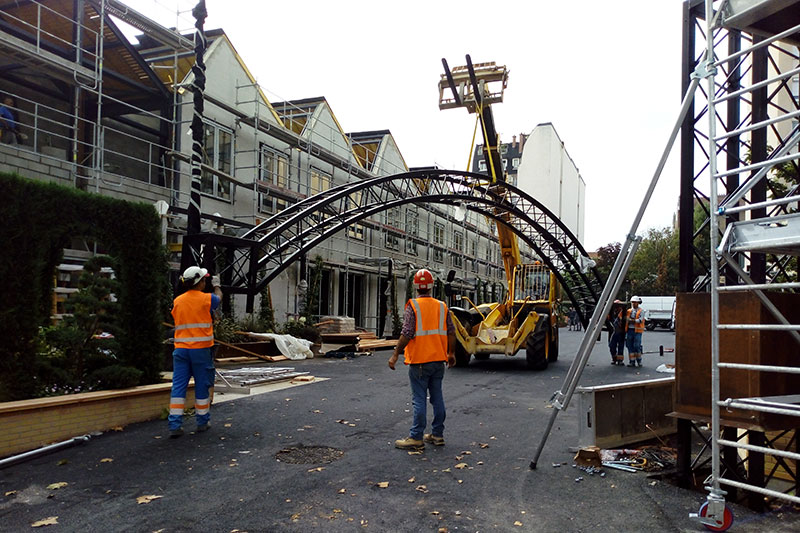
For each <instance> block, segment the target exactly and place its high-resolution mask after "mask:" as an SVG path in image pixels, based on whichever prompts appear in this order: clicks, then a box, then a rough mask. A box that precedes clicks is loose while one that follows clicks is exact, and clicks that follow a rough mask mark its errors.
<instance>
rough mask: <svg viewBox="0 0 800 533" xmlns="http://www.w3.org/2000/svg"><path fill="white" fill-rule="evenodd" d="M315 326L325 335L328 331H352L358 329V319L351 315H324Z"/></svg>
mask: <svg viewBox="0 0 800 533" xmlns="http://www.w3.org/2000/svg"><path fill="white" fill-rule="evenodd" d="M315 326H317V328H319V332H320V333H322V334H323V335H324V334H326V333H352V332H354V331H355V330H356V319H355V318H351V317H349V316H323V317H322V318H320V319H319V322H317V323H316V324H315Z"/></svg>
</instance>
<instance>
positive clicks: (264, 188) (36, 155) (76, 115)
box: [0, 0, 505, 334]
mask: <svg viewBox="0 0 800 533" xmlns="http://www.w3.org/2000/svg"><path fill="white" fill-rule="evenodd" d="M128 27H132V28H135V29H136V31H137V32H138V33H139V35H137V37H136V39H130V38H129V37H127V36H126V32H125V31H123V29H124V28H128ZM205 33H206V37H207V39H208V46H207V48H206V50H205V52H204V54H203V58H204V61H205V64H206V89H205V94H204V99H205V111H204V114H203V125H204V133H203V146H202V154H203V155H202V162H201V165H200V166H201V172H202V174H201V180H200V181H201V191H200V192H201V221H202V223H201V225H202V229H203V231H207V232H216V233H219V234H221V235H230V236H240V235H242V234H244V233H246V232H247V231H249V230H250V229H251V228H252V227H253V226H255V225H257V224H259V223H260V222H262V221H264V220H266V219H268V218H269V217H271V216H273V215H275V214H277V213H280V212H281V211H282V210H283V209H285V208H286V207H287V206H290V205H293V204H296V203H297V202H299V201H302V200H303V199H304V198H308V197H309V196H311V195H314V194H317V193H320V192H324V191H327V190H330V189H331V188H334V187H336V186H338V185H341V184H345V183H350V182H357V181H359V180H365V179H369V178H373V177H376V176H385V175H392V174H397V173H400V172H406V171H408V166H407V164H406V162H405V160H404V158H403V156H402V153H401V151H400V149H399V147H398V146H397V143H396V142H395V140H394V138H393V137H392V134H391V132H390V131H389V130H388V129H387V130H380V131H369V132H355V133H346V132H345V130H344V129H343V128H342V126H341V123H340V122H339V120H338V119H337V117H336V116H335V115H334V113H333V110H332V109H331V107H330V106H329V104H328V102H327V101H326V100H325V98H324V97H317V98H306V99H302V100H293V101H287V102H270V101H269V100H268V98H267V97H266V95H265V93H264V91H263V90H262V88H261V87H260V86H259V84H258V83H257V82H256V78H255V76H254V75H253V74H252V73H251V72H250V70H249V69H248V67H247V65H246V64H245V62H244V61H243V59H242V57H241V56H240V55H239V54H238V53H237V52H236V49H235V48H234V46H233V44H232V42H231V40H230V39H229V37H228V36H227V35H226V34H225V33H224V31H222V30H211V31H207V32H205ZM194 53H195V52H194V41H193V39H192V38H191V37H187V35H186V34H184V33H182V32H180V31H177V30H174V29H170V28H167V27H165V26H163V25H161V24H159V23H157V22H155V21H153V20H151V19H149V18H147V17H145V16H144V15H142V14H140V13H137V12H136V11H134V10H132V9H130V8H129V7H128V6H126V5H125V4H124V3H122V2H119V1H117V0H78V1H77V2H73V1H67V0H54V1H48V2H37V1H31V2H24V3H14V4H12V5H7V6H5V7H4V8H3V11H2V13H1V14H0V69H2V71H3V76H2V79H0V93H2V94H3V95H10V96H12V97H13V98H14V99H15V105H14V112H15V113H16V115H17V117H18V122H19V124H20V131H21V132H23V133H24V134H25V136H26V137H27V138H26V139H24V140H22V142H21V143H19V144H18V145H13V146H12V145H0V169H2V170H3V171H8V172H15V173H18V174H20V175H22V176H25V177H28V178H31V179H39V180H47V181H52V182H56V183H59V184H62V185H66V186H70V187H77V188H80V189H83V190H87V191H90V192H95V193H98V194H103V195H109V196H114V197H116V198H120V199H125V200H130V201H144V202H150V203H154V204H155V203H157V202H158V203H163V204H166V207H167V208H166V209H164V210H163V211H162V212H161V214H162V216H163V219H164V242H165V244H166V245H167V246H168V247H169V250H170V252H171V256H170V259H171V266H172V268H173V271H174V272H177V271H178V269H179V265H180V261H181V257H180V254H181V250H182V241H183V237H184V235H185V234H186V231H187V225H188V222H187V216H188V215H187V213H188V210H189V200H190V191H191V164H190V159H191V146H192V138H191V133H190V131H189V124H190V122H191V119H192V115H193V110H192V106H193V95H192V92H191V90H190V88H191V86H192V84H193V82H194V80H195V78H194V76H195V74H194V73H193V72H192V66H193V65H194V64H195V56H194ZM163 204H161V205H163ZM122 223H124V221H123V222H122ZM493 232H494V230H493V226H490V225H489V223H488V222H487V221H486V219H485V218H483V217H478V216H475V214H474V213H470V216H469V217H468V219H467V220H466V221H465V222H464V223H461V222H456V221H455V219H454V218H453V216H452V215H451V213H450V211H449V210H448V209H446V208H445V207H443V206H439V207H437V206H430V207H426V206H417V205H413V204H409V205H403V206H399V207H396V208H393V209H390V210H386V211H385V212H382V213H378V214H375V215H372V216H370V217H368V218H365V219H363V220H360V221H359V222H358V223H357V224H352V225H349V226H348V227H347V229H346V230H345V231H341V232H339V233H337V234H335V235H333V236H332V237H331V238H329V239H327V240H326V241H324V242H322V243H320V244H319V245H318V246H316V247H315V248H314V249H313V250H310V251H309V252H308V253H307V254H305V256H303V257H301V258H300V260H299V261H297V262H296V264H294V265H292V266H291V267H290V268H288V269H286V270H285V271H284V272H283V273H282V274H281V275H280V276H279V278H278V279H277V280H275V281H277V283H275V282H273V283H271V284H270V289H271V299H272V306H273V308H274V309H275V316H276V318H277V319H278V321H280V322H282V321H284V320H286V319H288V318H291V317H293V316H296V314H297V313H298V310H299V307H300V306H301V305H302V302H301V299H302V287H303V285H302V283H301V282H302V280H304V279H306V278H307V277H308V271H309V269H310V268H311V264H312V263H313V262H314V260H315V258H316V257H320V258H321V259H322V262H323V269H322V273H321V286H320V293H319V298H317V302H318V304H317V309H314V310H313V313H314V314H318V315H328V314H341V315H349V316H353V317H354V318H355V319H356V324H357V325H358V326H361V327H365V328H370V329H374V330H378V333H379V334H383V332H384V330H385V329H386V320H387V319H386V315H387V313H389V312H391V307H392V306H393V305H402V302H403V300H404V298H405V294H406V280H407V279H408V275H409V274H413V271H414V270H415V269H416V268H419V267H422V266H426V267H428V268H430V269H431V270H433V271H434V272H436V273H437V274H438V275H439V276H440V277H441V278H444V277H445V276H446V275H447V273H448V271H449V270H451V269H452V270H455V271H456V283H458V284H460V285H461V288H462V290H463V291H464V293H465V294H467V295H469V296H470V298H471V299H472V300H473V301H477V302H479V301H482V300H483V299H484V298H492V297H496V296H499V294H500V292H501V291H502V285H503V281H504V279H505V278H504V276H503V269H502V267H501V264H500V257H499V249H498V246H497V243H496V239H495V237H494V233H493ZM77 237H78V236H76V239H75V240H74V242H73V244H72V248H71V249H70V250H67V251H66V253H65V264H67V263H72V264H74V263H80V262H81V261H82V260H84V259H85V258H86V257H87V256H88V255H91V254H92V253H95V252H102V243H86V242H83V241H82V240H81V239H80V238H77ZM395 278H396V283H395V284H394V287H395V297H396V299H397V300H398V302H397V303H393V302H392V300H391V298H387V284H388V283H389V282H390V281H392V280H393V279H395ZM479 287H480V289H479ZM245 307H246V306H245V303H244V299H243V298H239V297H238V296H237V297H234V298H233V299H232V301H231V302H230V308H231V310H233V311H234V312H236V313H239V314H241V312H242V311H243V310H244V309H245Z"/></svg>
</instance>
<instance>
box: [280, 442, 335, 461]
mask: <svg viewBox="0 0 800 533" xmlns="http://www.w3.org/2000/svg"><path fill="white" fill-rule="evenodd" d="M343 455H344V452H343V451H342V450H337V449H336V448H331V447H329V446H303V445H300V446H292V447H291V448H284V449H282V450H281V451H279V452H278V453H276V454H275V458H276V459H277V460H278V461H280V462H282V463H292V464H317V463H332V462H334V461H336V460H337V459H341V457H342V456H343Z"/></svg>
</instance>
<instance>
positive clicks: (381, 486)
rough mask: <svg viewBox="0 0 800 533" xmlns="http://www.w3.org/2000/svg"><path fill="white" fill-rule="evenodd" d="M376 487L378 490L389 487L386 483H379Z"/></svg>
mask: <svg viewBox="0 0 800 533" xmlns="http://www.w3.org/2000/svg"><path fill="white" fill-rule="evenodd" d="M378 486H379V487H380V488H382V489H385V488H386V487H388V486H389V482H388V481H381V482H380V483H378Z"/></svg>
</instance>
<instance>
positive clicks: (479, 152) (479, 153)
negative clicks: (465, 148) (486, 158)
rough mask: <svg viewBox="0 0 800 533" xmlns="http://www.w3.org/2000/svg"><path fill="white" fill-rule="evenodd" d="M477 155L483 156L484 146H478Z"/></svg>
mask: <svg viewBox="0 0 800 533" xmlns="http://www.w3.org/2000/svg"><path fill="white" fill-rule="evenodd" d="M477 154H478V155H483V145H482V144H479V145H478V150H477Z"/></svg>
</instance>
